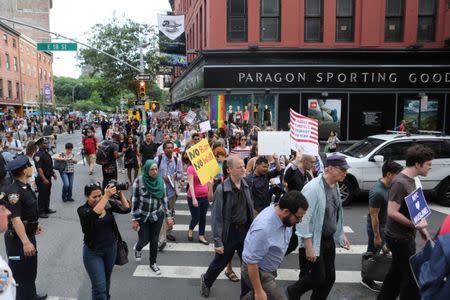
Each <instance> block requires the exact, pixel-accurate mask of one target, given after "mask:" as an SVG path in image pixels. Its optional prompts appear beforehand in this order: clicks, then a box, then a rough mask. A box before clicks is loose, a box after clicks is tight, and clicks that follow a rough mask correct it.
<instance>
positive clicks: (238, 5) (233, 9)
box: [227, 0, 247, 42]
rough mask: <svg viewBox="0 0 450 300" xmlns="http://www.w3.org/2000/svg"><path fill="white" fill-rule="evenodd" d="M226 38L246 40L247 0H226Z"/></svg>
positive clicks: (231, 40) (239, 40)
mask: <svg viewBox="0 0 450 300" xmlns="http://www.w3.org/2000/svg"><path fill="white" fill-rule="evenodd" d="M227 40H228V41H229V42H246V41H247V0H228V7H227Z"/></svg>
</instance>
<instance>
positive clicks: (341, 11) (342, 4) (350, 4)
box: [336, 0, 355, 42]
mask: <svg viewBox="0 0 450 300" xmlns="http://www.w3.org/2000/svg"><path fill="white" fill-rule="evenodd" d="M354 11H355V1H354V0H336V42H352V41H353V36H354V34H353V32H354V29H353V28H354Z"/></svg>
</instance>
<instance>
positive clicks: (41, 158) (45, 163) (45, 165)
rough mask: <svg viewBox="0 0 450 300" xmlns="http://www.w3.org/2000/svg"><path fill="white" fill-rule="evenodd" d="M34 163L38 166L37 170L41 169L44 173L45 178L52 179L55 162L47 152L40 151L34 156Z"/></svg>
mask: <svg viewBox="0 0 450 300" xmlns="http://www.w3.org/2000/svg"><path fill="white" fill-rule="evenodd" d="M34 163H35V165H36V169H39V168H41V169H42V172H44V175H45V177H47V179H50V177H51V176H52V175H53V160H52V157H51V156H50V154H48V152H47V151H45V150H42V149H40V150H39V151H38V152H37V153H36V154H35V155H34Z"/></svg>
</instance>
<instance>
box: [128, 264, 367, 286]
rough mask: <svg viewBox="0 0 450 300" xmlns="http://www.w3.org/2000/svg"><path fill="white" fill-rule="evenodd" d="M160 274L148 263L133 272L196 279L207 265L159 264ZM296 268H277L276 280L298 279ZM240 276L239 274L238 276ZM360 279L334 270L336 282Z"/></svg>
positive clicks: (354, 273) (350, 281) (357, 272)
mask: <svg viewBox="0 0 450 300" xmlns="http://www.w3.org/2000/svg"><path fill="white" fill-rule="evenodd" d="M159 267H160V269H161V273H162V274H161V275H156V274H155V273H154V272H153V271H152V270H150V267H149V266H148V265H139V266H137V267H136V270H135V271H134V273H133V276H135V277H152V278H185V279H198V281H199V282H200V275H201V274H203V273H205V272H206V270H207V267H185V266H159ZM233 270H234V272H235V273H236V274H238V275H240V274H241V269H240V268H238V267H233ZM298 273H299V270H298V269H278V270H277V274H278V276H277V279H276V280H278V281H280V280H283V281H296V280H297V279H298ZM239 277H240V276H239ZM217 279H228V278H227V277H226V276H225V274H224V273H221V274H220V275H219V277H218V278H217ZM360 281H361V272H360V271H336V282H337V283H359V282H360Z"/></svg>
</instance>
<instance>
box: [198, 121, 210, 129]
mask: <svg viewBox="0 0 450 300" xmlns="http://www.w3.org/2000/svg"><path fill="white" fill-rule="evenodd" d="M199 126H200V132H208V131H210V130H211V123H210V122H209V120H208V121H204V122H201V123H200V124H199Z"/></svg>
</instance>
